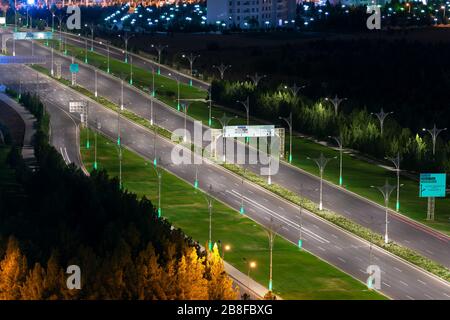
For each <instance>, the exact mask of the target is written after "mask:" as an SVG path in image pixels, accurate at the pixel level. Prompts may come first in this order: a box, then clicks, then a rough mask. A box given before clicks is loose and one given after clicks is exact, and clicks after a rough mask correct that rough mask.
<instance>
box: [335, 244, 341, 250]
mask: <svg viewBox="0 0 450 320" xmlns="http://www.w3.org/2000/svg"><path fill="white" fill-rule="evenodd" d="M334 247H335V248H336V249H338V250H342V248H341V247H339V246H336V245H335V246H334Z"/></svg>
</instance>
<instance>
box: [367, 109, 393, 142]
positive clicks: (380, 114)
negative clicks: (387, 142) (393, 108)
mask: <svg viewBox="0 0 450 320" xmlns="http://www.w3.org/2000/svg"><path fill="white" fill-rule="evenodd" d="M370 114H371V115H374V116H376V117H377V118H378V120H379V121H380V130H381V136H383V130H384V120H385V119H386V117H387V116H389V115H391V114H394V113H393V112H387V113H386V112H384V110H383V108H381V110H380V112H378V113H373V112H372V113H370Z"/></svg>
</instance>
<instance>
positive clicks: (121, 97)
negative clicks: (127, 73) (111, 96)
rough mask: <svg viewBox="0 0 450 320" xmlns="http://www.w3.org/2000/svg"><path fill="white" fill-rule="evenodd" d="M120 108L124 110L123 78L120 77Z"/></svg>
mask: <svg viewBox="0 0 450 320" xmlns="http://www.w3.org/2000/svg"><path fill="white" fill-rule="evenodd" d="M120 110H121V111H123V78H122V79H120Z"/></svg>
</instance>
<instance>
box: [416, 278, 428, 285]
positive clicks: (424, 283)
mask: <svg viewBox="0 0 450 320" xmlns="http://www.w3.org/2000/svg"><path fill="white" fill-rule="evenodd" d="M417 281H418V282H420V283H421V284H423V285H424V286H426V285H427V283H426V282H425V281H422V280H420V279H417Z"/></svg>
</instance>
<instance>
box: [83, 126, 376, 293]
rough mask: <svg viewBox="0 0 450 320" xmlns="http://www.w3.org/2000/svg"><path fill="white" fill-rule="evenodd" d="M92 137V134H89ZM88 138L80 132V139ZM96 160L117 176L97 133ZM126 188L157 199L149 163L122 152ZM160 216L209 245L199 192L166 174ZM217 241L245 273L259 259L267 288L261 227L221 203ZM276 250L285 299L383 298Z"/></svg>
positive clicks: (284, 247)
mask: <svg viewBox="0 0 450 320" xmlns="http://www.w3.org/2000/svg"><path fill="white" fill-rule="evenodd" d="M90 134H91V137H92V135H93V133H92V132H91V133H90ZM85 138H86V130H82V132H81V139H82V140H84V139H85ZM97 143H98V145H97V157H98V158H97V159H98V165H99V169H106V170H107V171H108V172H109V174H110V175H112V176H116V175H117V174H118V163H117V149H116V146H115V143H114V142H112V141H110V140H108V139H107V138H105V137H103V136H101V135H99V136H98V142H97ZM81 154H82V158H83V161H84V164H85V165H86V167H87V168H92V166H93V157H94V153H93V149H92V148H91V149H89V150H87V149H86V148H85V147H84V146H82V147H81ZM122 169H123V185H124V188H126V189H128V190H129V191H131V192H134V193H136V194H137V195H138V196H140V197H142V196H146V197H147V198H150V199H151V200H152V201H153V202H156V201H157V192H158V191H157V185H158V184H157V178H156V175H155V173H154V170H153V168H152V163H151V161H147V160H145V159H144V158H142V157H140V156H138V155H136V154H134V153H133V152H130V151H128V150H124V153H123V164H122ZM162 181H163V183H162V197H161V199H162V201H161V202H162V215H163V216H164V217H165V218H167V219H168V220H169V221H170V222H171V223H173V224H174V225H175V226H177V227H180V228H181V229H183V230H184V231H185V232H186V234H188V235H190V236H191V237H192V238H193V239H195V240H197V241H199V242H200V243H202V244H205V243H206V241H207V237H208V221H209V220H208V209H207V205H206V201H205V199H204V196H203V194H202V193H201V192H199V191H197V190H195V189H194V188H193V186H191V185H189V184H188V183H186V182H184V181H183V180H181V179H179V178H177V177H176V176H174V175H172V174H170V173H168V172H166V171H165V172H164V173H163V178H162ZM212 230H213V232H212V234H213V240H214V241H218V240H221V242H222V243H223V244H228V245H230V247H231V250H230V251H227V252H226V260H227V261H228V262H229V263H231V264H232V265H234V266H235V267H236V268H238V269H239V270H241V271H242V272H244V273H247V265H246V264H245V262H244V260H243V258H246V259H247V260H249V261H255V262H256V263H257V267H256V268H255V269H252V271H251V276H252V278H254V279H255V280H256V281H258V282H260V283H262V284H266V283H267V281H268V274H269V270H268V265H269V261H268V260H269V259H268V258H269V255H268V243H267V235H266V234H265V232H264V230H263V228H262V227H260V226H259V225H257V224H256V223H255V222H253V221H251V220H250V219H247V218H245V217H244V216H242V215H240V214H239V213H238V212H236V211H234V210H232V209H230V208H229V207H227V206H225V205H224V204H222V203H221V202H218V201H214V204H213V223H212ZM275 248H276V249H275V251H274V292H275V293H277V294H279V295H280V296H281V297H283V298H284V299H383V298H384V297H383V296H382V295H380V294H378V293H376V292H374V291H368V290H367V289H366V287H365V286H364V285H363V284H362V283H360V282H359V281H357V280H355V279H353V278H352V277H350V276H348V275H347V274H345V273H343V272H341V271H339V270H337V269H336V268H334V267H332V266H330V265H328V264H327V263H325V262H323V261H321V260H320V259H318V258H316V257H314V256H313V255H311V254H309V253H307V252H304V251H299V250H298V249H297V247H296V246H294V245H292V244H291V243H289V242H287V241H286V240H284V239H281V238H277V239H276V243H275Z"/></svg>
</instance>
